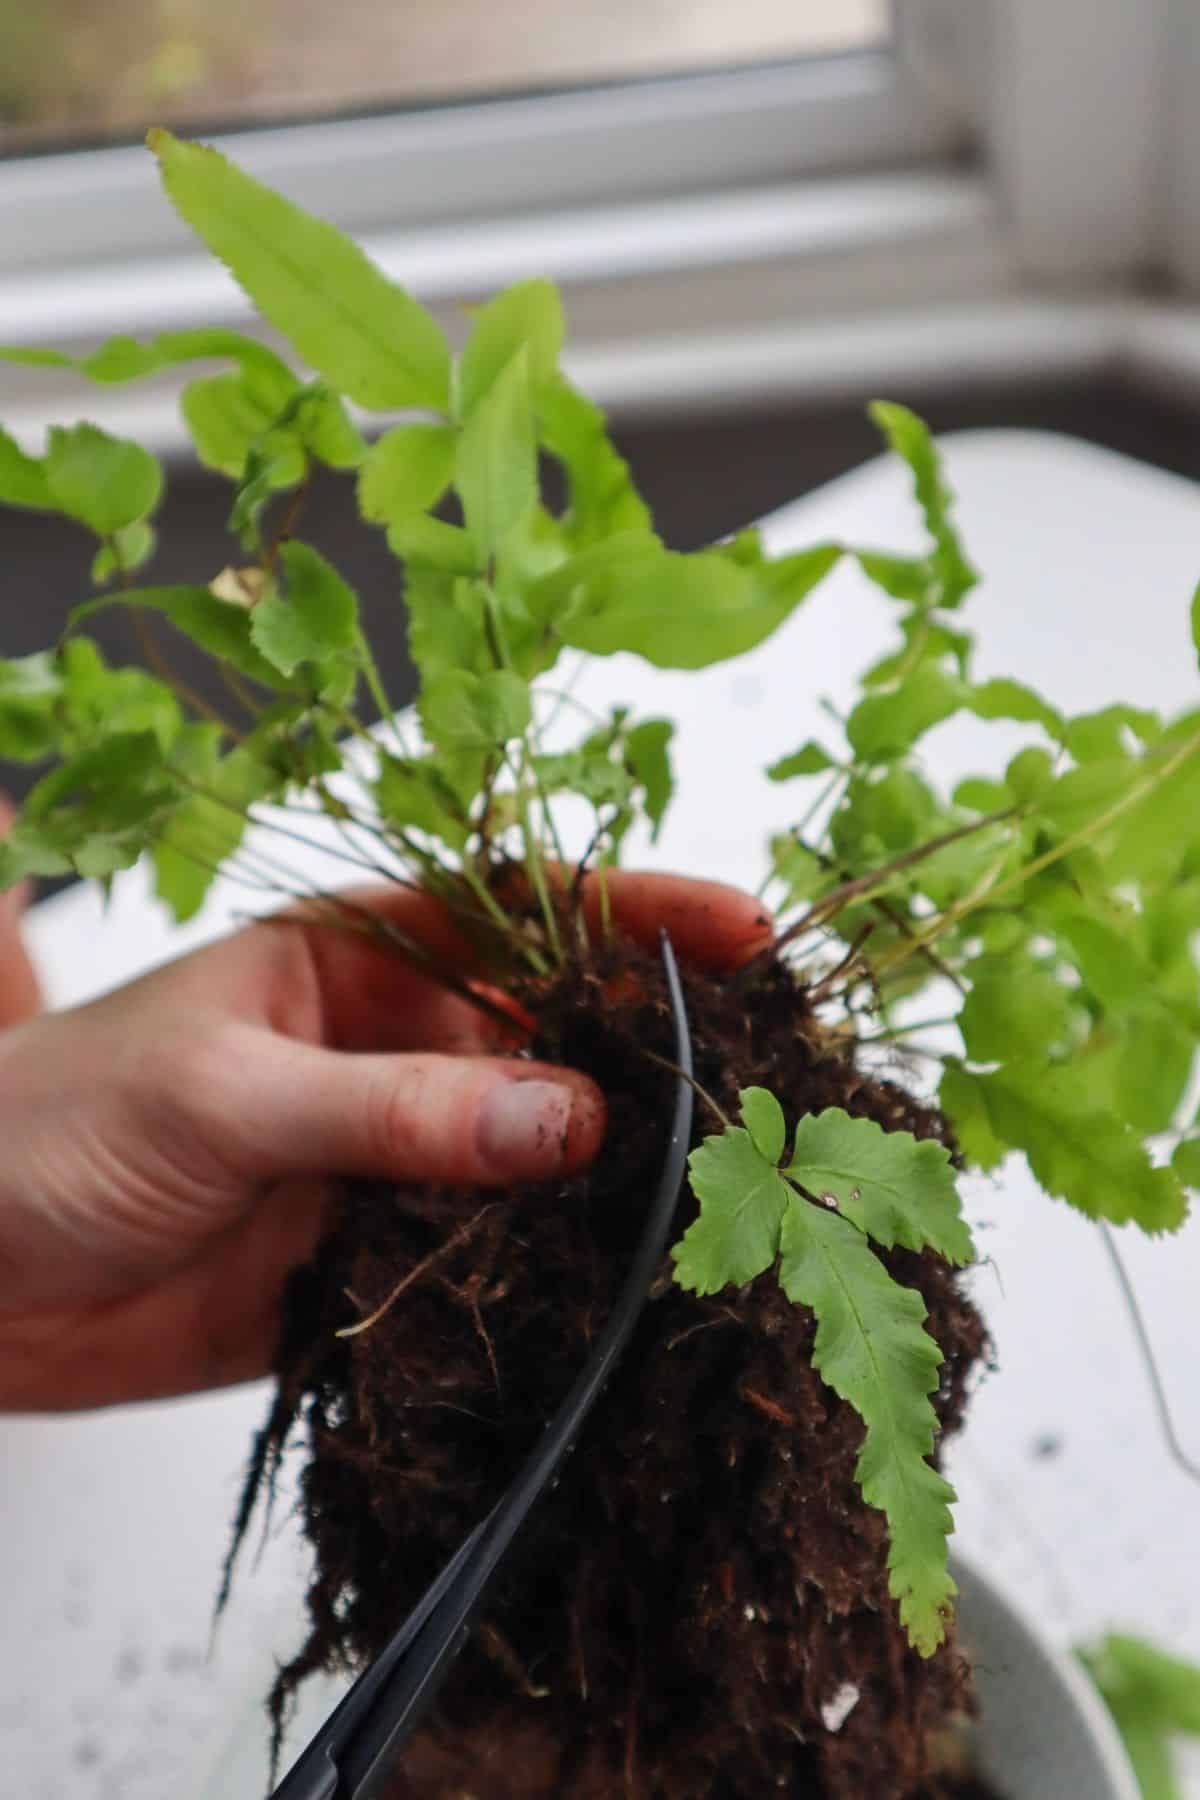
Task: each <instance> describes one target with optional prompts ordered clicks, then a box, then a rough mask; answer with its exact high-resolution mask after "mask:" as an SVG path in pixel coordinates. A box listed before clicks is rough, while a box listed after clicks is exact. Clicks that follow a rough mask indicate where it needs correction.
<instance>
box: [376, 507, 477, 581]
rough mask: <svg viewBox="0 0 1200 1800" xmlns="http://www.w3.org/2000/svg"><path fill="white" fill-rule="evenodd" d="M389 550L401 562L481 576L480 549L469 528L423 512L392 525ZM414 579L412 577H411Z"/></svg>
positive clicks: (445, 571)
mask: <svg viewBox="0 0 1200 1800" xmlns="http://www.w3.org/2000/svg"><path fill="white" fill-rule="evenodd" d="M387 540H388V549H389V550H390V551H391V552H392V555H393V556H397V557H399V558H400V560H401V562H406V563H416V564H419V565H422V566H424V567H427V568H429V569H437V570H439V571H441V572H443V573H445V574H449V575H479V574H482V572H483V571H482V569H481V567H480V561H479V552H478V550H477V549H476V548H475V543H474V540H473V539H472V537H471V534H470V532H469V531H464V530H463V528H462V526H461V525H447V524H446V522H445V521H444V520H443V519H431V518H428V517H426V516H425V515H424V514H422V513H417V514H416V515H414V516H413V517H412V518H409V519H402V520H401V521H400V522H399V524H396V525H391V526H389V527H388V534H387ZM410 579H411V577H410Z"/></svg>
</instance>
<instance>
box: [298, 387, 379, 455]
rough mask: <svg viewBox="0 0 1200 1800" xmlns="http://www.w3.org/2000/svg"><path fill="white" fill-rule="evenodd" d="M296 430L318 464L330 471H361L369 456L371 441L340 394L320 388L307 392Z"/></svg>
mask: <svg viewBox="0 0 1200 1800" xmlns="http://www.w3.org/2000/svg"><path fill="white" fill-rule="evenodd" d="M296 427H297V429H298V430H299V433H300V436H301V438H302V440H303V442H304V445H305V448H306V449H307V450H309V451H310V452H311V453H312V455H313V456H315V457H316V459H317V461H318V462H323V463H324V464H325V465H326V467H327V468H330V469H357V468H359V467H361V465H362V463H363V462H364V460H365V459H366V455H367V440H366V439H365V438H364V436H363V434H362V432H361V431H360V430H359V429H358V426H357V425H356V424H355V423H354V420H353V419H352V418H351V417H350V414H349V413H348V412H347V410H346V407H345V405H344V404H343V402H342V398H341V396H340V394H335V393H333V392H331V390H330V389H329V388H327V387H322V386H320V384H317V385H315V386H313V387H310V388H306V389H305V390H304V393H303V395H302V396H301V398H300V399H299V401H298V403H297V405H296Z"/></svg>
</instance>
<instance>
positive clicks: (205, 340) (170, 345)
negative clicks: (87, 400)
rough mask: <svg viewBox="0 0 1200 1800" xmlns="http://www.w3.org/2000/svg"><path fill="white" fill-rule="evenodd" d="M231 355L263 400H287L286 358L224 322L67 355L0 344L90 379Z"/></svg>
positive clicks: (4, 351) (11, 354)
mask: <svg viewBox="0 0 1200 1800" xmlns="http://www.w3.org/2000/svg"><path fill="white" fill-rule="evenodd" d="M209 360H213V361H233V362H236V363H238V364H240V365H241V367H242V368H243V369H244V370H245V371H246V374H247V376H248V377H249V378H250V380H251V383H252V385H253V387H254V390H255V392H256V393H257V394H258V395H259V397H260V399H261V400H262V402H263V404H264V405H268V406H273V407H275V408H278V407H280V406H282V405H283V404H284V402H285V401H286V399H287V397H288V395H289V394H290V393H291V391H292V389H293V388H295V386H296V385H297V384H296V377H295V375H293V373H292V371H291V370H290V369H289V368H288V366H287V364H286V363H285V362H284V361H283V358H282V357H280V356H277V355H276V354H275V352H274V351H273V350H269V349H268V348H267V346H266V345H265V344H260V343H258V342H257V341H256V340H255V339H254V338H249V337H246V336H244V335H243V333H241V332H240V331H230V330H228V329H226V328H225V327H223V326H203V327H201V328H200V329H199V330H195V331H164V332H162V333H161V334H160V335H159V336H158V337H156V338H151V340H150V342H149V343H147V344H143V343H140V342H139V341H138V339H137V338H131V337H114V338H110V339H109V340H108V342H107V343H106V344H101V346H100V348H99V349H98V350H93V351H91V352H90V354H89V355H87V356H68V355H67V353H66V352H65V351H63V350H30V349H24V348H22V347H20V346H6V347H4V348H0V361H4V362H14V363H27V364H31V365H33V366H35V367H39V368H56V369H69V370H71V371H72V372H73V373H74V374H76V375H85V376H87V378H88V379H89V380H90V381H99V382H104V383H111V382H121V381H136V380H138V379H140V378H141V377H142V376H144V375H155V374H157V373H158V371H159V370H160V369H170V368H174V367H176V366H177V365H178V364H180V363H188V362H205V361H209Z"/></svg>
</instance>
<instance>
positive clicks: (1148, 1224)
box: [973, 1060, 1187, 1232]
mask: <svg viewBox="0 0 1200 1800" xmlns="http://www.w3.org/2000/svg"><path fill="white" fill-rule="evenodd" d="M973 1080H974V1082H975V1087H976V1094H977V1096H978V1098H979V1099H980V1101H981V1102H982V1104H983V1106H984V1108H985V1109H986V1113H987V1120H988V1124H989V1125H990V1126H991V1129H992V1131H993V1133H994V1135H995V1137H996V1138H997V1139H999V1140H1000V1141H1001V1142H1002V1143H1005V1144H1007V1145H1010V1146H1011V1147H1012V1148H1013V1149H1015V1150H1021V1151H1023V1152H1024V1155H1025V1157H1026V1159H1027V1161H1028V1163H1029V1166H1030V1168H1031V1170H1032V1171H1033V1174H1034V1176H1035V1177H1036V1179H1037V1180H1038V1181H1039V1182H1040V1183H1041V1185H1042V1187H1043V1188H1045V1190H1046V1192H1047V1193H1048V1194H1054V1195H1056V1196H1057V1197H1058V1198H1059V1199H1063V1200H1068V1201H1069V1202H1070V1203H1071V1205H1072V1206H1074V1207H1077V1208H1078V1210H1079V1211H1080V1212H1082V1213H1086V1214H1087V1216H1088V1218H1091V1219H1107V1220H1109V1221H1110V1222H1111V1223H1112V1224H1114V1225H1123V1224H1126V1223H1127V1222H1129V1221H1133V1222H1134V1223H1135V1224H1137V1225H1140V1226H1141V1228H1142V1230H1143V1231H1146V1232H1157V1231H1174V1230H1176V1229H1177V1228H1178V1227H1179V1226H1180V1225H1181V1224H1182V1223H1183V1221H1184V1218H1185V1217H1186V1214H1187V1203H1186V1200H1185V1197H1184V1194H1183V1190H1182V1188H1181V1187H1180V1184H1179V1180H1178V1178H1177V1176H1176V1175H1174V1174H1173V1173H1172V1172H1171V1170H1170V1169H1165V1168H1155V1167H1154V1166H1153V1165H1152V1163H1151V1161H1150V1158H1149V1156H1148V1155H1147V1153H1146V1149H1145V1146H1144V1145H1143V1143H1142V1141H1141V1138H1140V1137H1139V1136H1138V1135H1137V1134H1136V1133H1135V1132H1133V1131H1131V1130H1130V1128H1129V1126H1128V1125H1126V1124H1125V1123H1124V1122H1123V1121H1122V1120H1121V1119H1119V1118H1117V1117H1115V1116H1114V1114H1113V1113H1112V1111H1111V1110H1110V1109H1108V1108H1107V1107H1106V1106H1105V1105H1104V1104H1103V1096H1102V1095H1099V1096H1098V1095H1097V1094H1096V1093H1095V1091H1094V1087H1093V1083H1092V1081H1091V1077H1090V1073H1089V1070H1088V1067H1087V1063H1086V1060H1076V1061H1074V1062H1071V1063H1046V1062H1038V1061H1029V1062H1026V1063H1022V1064H1019V1065H1013V1066H1010V1067H1005V1068H1002V1069H999V1070H997V1071H996V1072H995V1073H994V1074H986V1075H976V1076H974V1077H973Z"/></svg>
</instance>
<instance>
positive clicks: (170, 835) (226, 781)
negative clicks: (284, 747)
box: [151, 725, 285, 924]
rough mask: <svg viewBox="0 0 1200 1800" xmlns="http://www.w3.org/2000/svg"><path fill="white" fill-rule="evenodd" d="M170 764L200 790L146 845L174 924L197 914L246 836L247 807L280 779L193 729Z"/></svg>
mask: <svg viewBox="0 0 1200 1800" xmlns="http://www.w3.org/2000/svg"><path fill="white" fill-rule="evenodd" d="M188 730H189V733H190V734H191V735H190V737H189V740H188V742H187V744H186V745H180V746H177V748H176V752H175V754H174V756H173V758H172V761H173V762H176V763H179V764H181V765H183V768H184V772H185V773H186V777H187V783H186V784H185V791H186V786H187V785H194V786H195V787H197V788H199V789H202V790H203V791H201V792H194V793H192V794H191V795H190V797H188V798H185V799H184V800H183V801H182V802H181V804H180V805H179V806H177V807H176V808H175V809H174V810H173V812H172V813H171V815H170V817H169V818H168V819H167V821H166V823H165V825H164V826H163V828H162V830H161V832H160V834H159V836H158V837H157V839H156V840H155V842H154V843H153V845H152V846H151V861H152V863H153V865H154V876H155V892H156V893H157V895H158V897H159V899H160V900H162V901H164V902H165V903H166V905H167V906H168V907H169V908H170V910H171V912H172V914H173V915H174V917H175V920H176V922H177V923H178V924H183V923H184V922H185V921H186V920H188V919H190V918H192V917H194V915H195V914H196V913H197V912H198V911H199V910H200V907H201V906H202V905H203V903H204V900H205V898H206V896H207V894H208V891H209V889H210V887H211V886H212V884H213V882H214V880H216V878H217V873H218V871H219V869H220V868H221V867H222V866H223V865H224V863H225V861H226V859H227V858H228V857H230V856H232V855H233V853H234V851H235V850H236V849H237V847H238V845H239V844H240V843H241V841H242V838H243V837H244V835H245V831H246V826H247V824H248V822H249V818H248V814H249V808H250V807H251V806H252V805H253V803H254V802H255V801H258V800H264V799H267V798H269V797H270V796H271V795H272V794H274V793H276V792H277V791H278V790H279V789H280V788H282V787H283V786H284V785H285V778H284V777H283V776H281V775H280V774H279V773H278V772H277V771H274V770H273V769H271V768H270V767H269V766H268V765H267V764H266V763H264V762H262V761H261V760H259V759H258V758H257V757H255V756H254V755H252V754H251V753H250V751H249V749H248V748H244V747H241V746H239V747H237V748H235V749H233V750H231V751H229V753H228V754H227V755H226V756H224V757H222V756H221V755H220V754H219V751H220V735H221V734H220V732H219V731H217V730H216V729H215V728H214V727H212V726H206V725H201V726H192V727H189V728H188Z"/></svg>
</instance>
